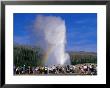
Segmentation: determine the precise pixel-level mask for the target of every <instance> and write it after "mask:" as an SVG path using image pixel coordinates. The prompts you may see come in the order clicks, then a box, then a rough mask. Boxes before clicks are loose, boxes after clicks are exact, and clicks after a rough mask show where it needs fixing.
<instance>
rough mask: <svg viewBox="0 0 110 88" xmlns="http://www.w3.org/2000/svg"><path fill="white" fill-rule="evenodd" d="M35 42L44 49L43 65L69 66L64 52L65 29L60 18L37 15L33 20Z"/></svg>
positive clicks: (63, 22) (68, 60) (67, 57)
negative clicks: (36, 39)
mask: <svg viewBox="0 0 110 88" xmlns="http://www.w3.org/2000/svg"><path fill="white" fill-rule="evenodd" d="M34 32H35V34H36V38H38V39H40V40H39V41H37V44H39V45H40V46H41V47H42V48H43V49H44V52H45V53H44V58H43V59H44V65H46V66H51V65H58V64H61V65H64V64H70V59H69V55H68V54H67V53H66V52H65V44H66V27H65V21H64V20H62V19H61V18H60V17H55V16H42V15H38V16H37V17H36V20H35V31H34Z"/></svg>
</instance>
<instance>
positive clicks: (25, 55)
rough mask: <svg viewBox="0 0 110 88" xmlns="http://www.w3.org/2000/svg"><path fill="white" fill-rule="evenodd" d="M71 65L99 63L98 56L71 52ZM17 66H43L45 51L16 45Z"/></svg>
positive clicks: (15, 59)
mask: <svg viewBox="0 0 110 88" xmlns="http://www.w3.org/2000/svg"><path fill="white" fill-rule="evenodd" d="M69 55H70V60H71V64H73V65H76V64H83V63H97V54H96V53H88V52H77V53H75V52H71V53H70V52H69ZM14 65H15V66H23V65H26V66H41V65H43V50H42V49H41V48H40V47H30V46H25V45H24V46H23V45H14Z"/></svg>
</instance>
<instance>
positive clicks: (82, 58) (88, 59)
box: [70, 52, 97, 65]
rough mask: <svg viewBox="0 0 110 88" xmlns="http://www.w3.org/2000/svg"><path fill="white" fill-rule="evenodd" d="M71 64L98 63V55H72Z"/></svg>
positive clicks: (89, 53)
mask: <svg viewBox="0 0 110 88" xmlns="http://www.w3.org/2000/svg"><path fill="white" fill-rule="evenodd" d="M70 60H71V64H73V65H76V64H84V63H95V64H96V63H97V54H96V53H92V52H77V53H75V52H72V53H70Z"/></svg>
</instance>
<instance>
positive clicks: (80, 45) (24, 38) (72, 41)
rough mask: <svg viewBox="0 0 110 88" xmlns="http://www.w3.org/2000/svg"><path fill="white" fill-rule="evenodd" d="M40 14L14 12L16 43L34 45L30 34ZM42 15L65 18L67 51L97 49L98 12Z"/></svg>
mask: <svg viewBox="0 0 110 88" xmlns="http://www.w3.org/2000/svg"><path fill="white" fill-rule="evenodd" d="M39 14H40V13H39ZM39 14H38V13H15V14H14V43H18V44H29V45H33V43H34V41H33V42H32V41H30V40H31V39H30V35H32V34H31V32H30V31H31V30H32V29H33V26H32V24H33V22H34V21H35V18H36V16H37V15H39ZM40 15H44V16H58V17H61V18H62V19H64V20H65V24H66V35H67V36H66V39H67V44H66V50H67V51H89V52H96V51H97V14H96V13H45V14H40ZM31 38H32V37H31Z"/></svg>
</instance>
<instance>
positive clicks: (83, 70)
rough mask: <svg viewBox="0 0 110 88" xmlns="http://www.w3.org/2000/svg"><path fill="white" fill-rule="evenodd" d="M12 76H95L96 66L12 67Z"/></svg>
mask: <svg viewBox="0 0 110 88" xmlns="http://www.w3.org/2000/svg"><path fill="white" fill-rule="evenodd" d="M14 74H15V75H20V74H27V75H28V74H29V75H30V74H31V75H32V74H34V75H37V74H38V75H42V74H43V75H71V74H72V75H73V74H76V75H85V74H86V75H96V74H97V66H96V65H93V64H89V65H87V64H84V65H78V66H77V65H64V66H62V65H57V66H56V65H53V66H49V67H47V66H37V67H31V66H25V65H24V66H18V67H16V66H14Z"/></svg>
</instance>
